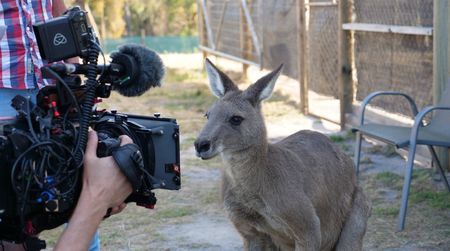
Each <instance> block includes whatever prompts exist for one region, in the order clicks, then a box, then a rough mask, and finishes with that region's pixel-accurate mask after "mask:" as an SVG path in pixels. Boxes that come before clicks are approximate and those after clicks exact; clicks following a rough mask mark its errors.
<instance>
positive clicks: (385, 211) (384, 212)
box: [372, 207, 399, 216]
mask: <svg viewBox="0 0 450 251" xmlns="http://www.w3.org/2000/svg"><path fill="white" fill-rule="evenodd" d="M372 212H373V213H374V214H376V215H380V216H397V215H398V213H399V208H398V207H374V208H373V209H372Z"/></svg>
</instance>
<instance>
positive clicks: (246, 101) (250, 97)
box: [194, 59, 283, 159]
mask: <svg viewBox="0 0 450 251" xmlns="http://www.w3.org/2000/svg"><path fill="white" fill-rule="evenodd" d="M282 66H283V65H280V67H278V68H277V69H276V70H274V71H273V72H271V73H269V74H267V75H266V76H264V77H262V78H260V79H259V80H258V81H256V83H254V84H252V85H250V86H249V87H248V88H247V89H246V90H244V91H241V90H239V89H238V87H237V86H236V85H235V84H234V83H233V81H231V79H230V78H229V77H228V76H227V75H225V74H224V73H223V72H222V71H220V70H219V69H217V67H216V66H215V65H213V64H212V63H211V61H209V60H208V59H206V72H207V74H208V78H209V86H210V88H211V92H212V93H213V94H214V95H215V96H217V97H218V98H219V99H218V100H217V101H216V102H215V103H214V105H213V106H212V107H211V108H210V109H209V110H208V111H207V113H206V118H207V119H208V122H207V123H206V125H205V126H204V127H203V129H202V131H201V132H200V134H199V136H198V138H197V140H196V141H195V143H194V145H195V149H196V151H197V156H198V157H200V158H202V159H210V158H212V157H215V156H216V155H217V154H219V153H230V154H233V153H235V152H241V151H243V150H246V149H250V148H251V147H254V146H258V145H260V144H262V143H264V142H266V140H267V139H266V129H265V125H264V120H263V117H262V114H261V109H260V107H261V106H260V104H261V101H263V100H264V99H267V98H269V97H270V95H271V94H272V91H273V87H274V85H275V82H276V80H277V78H278V76H279V75H280V72H281V69H282Z"/></svg>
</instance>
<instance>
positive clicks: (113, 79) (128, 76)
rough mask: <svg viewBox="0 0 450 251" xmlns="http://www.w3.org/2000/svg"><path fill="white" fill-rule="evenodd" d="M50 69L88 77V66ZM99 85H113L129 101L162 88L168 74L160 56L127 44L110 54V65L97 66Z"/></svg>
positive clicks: (66, 65)
mask: <svg viewBox="0 0 450 251" xmlns="http://www.w3.org/2000/svg"><path fill="white" fill-rule="evenodd" d="M50 69H52V70H53V71H56V72H58V73H64V74H86V73H87V69H88V65H86V64H67V63H57V64H52V65H50ZM97 73H98V74H101V76H100V78H99V81H100V82H102V83H111V84H112V89H113V90H116V91H117V92H119V93H120V94H122V95H124V96H127V97H134V96H140V95H142V94H143V93H145V92H146V91H148V90H149V89H150V88H152V87H157V86H161V83H162V80H163V78H164V74H165V68H164V64H163V62H162V60H161V58H160V57H159V55H158V54H157V53H156V52H154V51H153V50H150V49H148V48H147V47H144V46H142V45H137V44H127V45H123V46H121V47H119V48H118V50H117V51H115V52H113V53H112V54H111V63H110V64H109V65H98V66H97Z"/></svg>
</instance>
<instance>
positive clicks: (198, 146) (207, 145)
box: [194, 138, 211, 159]
mask: <svg viewBox="0 0 450 251" xmlns="http://www.w3.org/2000/svg"><path fill="white" fill-rule="evenodd" d="M194 146H195V151H196V152H197V156H198V157H200V158H202V159H207V155H208V154H207V153H208V152H209V151H210V150H211V141H210V140H207V139H200V138H199V139H197V140H196V141H195V142H194Z"/></svg>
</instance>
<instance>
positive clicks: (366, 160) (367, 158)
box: [359, 156, 373, 164]
mask: <svg viewBox="0 0 450 251" xmlns="http://www.w3.org/2000/svg"><path fill="white" fill-rule="evenodd" d="M359 163H360V164H373V161H372V159H371V158H370V157H368V156H364V157H363V158H362V159H361V160H360V161H359Z"/></svg>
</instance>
